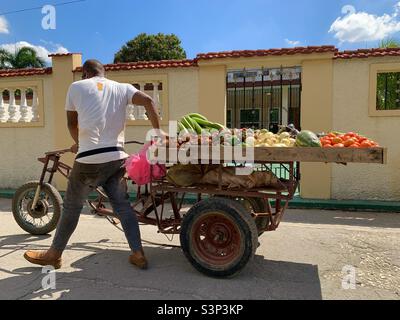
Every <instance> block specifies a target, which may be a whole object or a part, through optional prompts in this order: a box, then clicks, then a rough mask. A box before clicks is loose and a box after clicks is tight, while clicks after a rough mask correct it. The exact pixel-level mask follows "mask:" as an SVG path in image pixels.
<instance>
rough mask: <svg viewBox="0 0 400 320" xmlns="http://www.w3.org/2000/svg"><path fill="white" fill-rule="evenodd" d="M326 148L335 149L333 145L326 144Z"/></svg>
mask: <svg viewBox="0 0 400 320" xmlns="http://www.w3.org/2000/svg"><path fill="white" fill-rule="evenodd" d="M324 148H333V145H331V144H325V145H324Z"/></svg>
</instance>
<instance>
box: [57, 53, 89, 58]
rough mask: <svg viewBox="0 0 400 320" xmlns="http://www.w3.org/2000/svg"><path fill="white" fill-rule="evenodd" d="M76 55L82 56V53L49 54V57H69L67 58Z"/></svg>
mask: <svg viewBox="0 0 400 320" xmlns="http://www.w3.org/2000/svg"><path fill="white" fill-rule="evenodd" d="M74 54H82V53H73V52H67V53H51V54H49V57H50V58H52V57H67V56H72V55H74Z"/></svg>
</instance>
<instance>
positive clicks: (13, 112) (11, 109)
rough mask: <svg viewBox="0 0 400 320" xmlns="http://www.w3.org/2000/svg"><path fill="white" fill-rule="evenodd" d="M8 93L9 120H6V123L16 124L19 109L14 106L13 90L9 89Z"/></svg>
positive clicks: (18, 117)
mask: <svg viewBox="0 0 400 320" xmlns="http://www.w3.org/2000/svg"><path fill="white" fill-rule="evenodd" d="M9 92H10V97H9V99H10V103H9V106H8V113H9V114H10V118H9V119H8V122H12V123H17V122H18V121H19V119H20V118H21V116H20V114H19V108H18V106H17V105H16V104H15V89H10V90H9Z"/></svg>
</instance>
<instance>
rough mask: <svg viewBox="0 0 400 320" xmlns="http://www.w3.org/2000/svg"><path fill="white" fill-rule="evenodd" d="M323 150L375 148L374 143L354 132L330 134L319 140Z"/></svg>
mask: <svg viewBox="0 0 400 320" xmlns="http://www.w3.org/2000/svg"><path fill="white" fill-rule="evenodd" d="M320 141H321V144H322V147H324V148H377V147H379V144H378V143H376V142H375V141H372V140H370V139H368V138H367V137H364V136H361V135H359V134H357V133H354V132H348V133H340V132H331V133H329V134H328V135H325V136H323V137H321V138H320Z"/></svg>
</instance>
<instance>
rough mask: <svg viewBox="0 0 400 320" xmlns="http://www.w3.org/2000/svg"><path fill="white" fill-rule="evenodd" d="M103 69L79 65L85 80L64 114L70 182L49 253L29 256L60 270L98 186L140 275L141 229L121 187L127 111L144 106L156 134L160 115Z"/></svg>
mask: <svg viewBox="0 0 400 320" xmlns="http://www.w3.org/2000/svg"><path fill="white" fill-rule="evenodd" d="M104 75H105V70H104V67H103V65H102V64H101V63H100V62H99V61H97V60H88V61H87V62H86V63H85V64H84V65H83V77H82V78H83V79H84V80H81V81H77V82H75V83H73V84H72V85H71V87H70V89H69V92H68V96H67V101H66V110H67V118H68V129H69V132H70V134H71V136H72V138H73V139H74V141H75V143H76V145H74V146H72V148H71V150H72V151H73V152H74V153H77V152H78V151H79V153H78V155H77V157H76V160H75V163H74V167H73V169H72V172H71V174H70V177H69V182H68V188H67V192H66V195H65V198H64V205H63V208H64V210H63V213H62V215H61V218H60V221H59V224H58V227H57V231H56V235H55V237H54V239H53V243H52V246H51V248H50V249H49V250H48V251H44V252H39V251H28V252H26V253H25V255H24V257H25V259H27V260H28V261H29V262H31V263H34V264H38V265H42V266H53V267H54V268H56V269H59V268H61V257H62V253H63V251H64V250H65V248H66V246H67V243H68V241H69V239H70V237H71V235H72V233H73V232H74V231H75V229H76V227H77V224H78V220H79V216H80V213H81V210H82V208H83V204H84V202H85V201H86V199H87V197H88V195H89V193H90V191H91V190H92V189H93V188H94V187H97V186H102V187H103V189H104V191H105V192H106V194H107V196H108V197H109V199H110V202H111V205H112V207H113V209H114V212H116V213H117V215H118V216H119V219H120V220H121V224H122V227H123V229H124V231H125V236H126V238H127V240H128V243H129V246H130V248H131V250H132V255H131V256H130V258H129V260H130V262H131V263H132V264H133V265H135V266H137V267H139V268H140V269H146V268H147V260H146V258H145V255H144V252H143V249H142V244H141V238H140V230H139V224H138V220H137V217H136V214H135V213H134V211H133V209H132V207H131V205H130V202H129V197H128V195H127V190H126V186H125V184H124V181H123V177H124V175H125V167H124V165H125V160H126V158H127V157H128V155H127V154H126V153H125V152H124V149H123V146H124V141H125V136H124V130H125V119H126V107H127V105H129V104H134V105H141V106H144V107H145V109H146V112H147V115H148V118H149V119H150V121H151V124H152V126H153V127H154V128H155V129H158V130H159V129H160V122H159V116H158V112H157V110H156V106H155V104H154V102H153V100H152V99H151V98H150V97H149V96H148V95H146V94H145V93H143V92H141V91H138V90H137V89H136V88H135V87H134V86H132V85H130V84H120V83H117V82H114V81H111V80H108V79H106V78H105V76H104Z"/></svg>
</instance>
